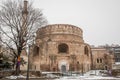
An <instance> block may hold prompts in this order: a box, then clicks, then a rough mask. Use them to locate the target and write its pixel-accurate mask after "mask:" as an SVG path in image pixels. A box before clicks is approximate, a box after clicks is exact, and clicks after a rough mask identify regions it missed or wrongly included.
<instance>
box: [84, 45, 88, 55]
mask: <svg viewBox="0 0 120 80" xmlns="http://www.w3.org/2000/svg"><path fill="white" fill-rule="evenodd" d="M84 52H85V54H86V55H87V56H88V47H87V46H85V48H84Z"/></svg>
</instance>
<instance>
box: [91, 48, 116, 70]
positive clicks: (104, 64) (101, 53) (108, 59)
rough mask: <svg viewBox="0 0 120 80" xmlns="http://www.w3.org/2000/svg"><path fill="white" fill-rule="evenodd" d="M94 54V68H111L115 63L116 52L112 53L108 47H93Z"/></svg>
mask: <svg viewBox="0 0 120 80" xmlns="http://www.w3.org/2000/svg"><path fill="white" fill-rule="evenodd" d="M91 50H92V56H93V69H96V70H110V69H112V64H114V63H115V60H114V53H110V52H109V50H107V49H106V48H103V47H102V48H100V47H94V48H91Z"/></svg>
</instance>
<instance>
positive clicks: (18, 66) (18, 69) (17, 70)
mask: <svg viewBox="0 0 120 80" xmlns="http://www.w3.org/2000/svg"><path fill="white" fill-rule="evenodd" d="M19 74H20V56H18V57H17V63H16V72H15V75H19Z"/></svg>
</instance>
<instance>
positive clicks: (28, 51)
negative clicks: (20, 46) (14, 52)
mask: <svg viewBox="0 0 120 80" xmlns="http://www.w3.org/2000/svg"><path fill="white" fill-rule="evenodd" d="M29 54H30V45H28V50H27V57H28V64H27V77H26V80H29Z"/></svg>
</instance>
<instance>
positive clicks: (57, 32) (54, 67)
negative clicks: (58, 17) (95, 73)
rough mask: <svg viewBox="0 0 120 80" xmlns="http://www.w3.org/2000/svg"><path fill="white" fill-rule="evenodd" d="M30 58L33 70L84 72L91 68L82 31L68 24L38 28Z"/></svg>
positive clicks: (89, 56) (88, 52) (89, 52)
mask: <svg viewBox="0 0 120 80" xmlns="http://www.w3.org/2000/svg"><path fill="white" fill-rule="evenodd" d="M30 57H31V58H30V59H31V60H30V62H31V69H33V70H41V71H80V72H82V71H83V72H86V71H89V70H91V67H92V54H91V49H90V46H89V45H88V44H86V43H85V42H84V40H83V31H82V29H80V28H79V27H76V26H73V25H68V24H53V25H47V26H45V27H42V28H40V29H39V30H38V31H37V37H36V44H35V45H34V48H33V49H32V53H31V55H30Z"/></svg>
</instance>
